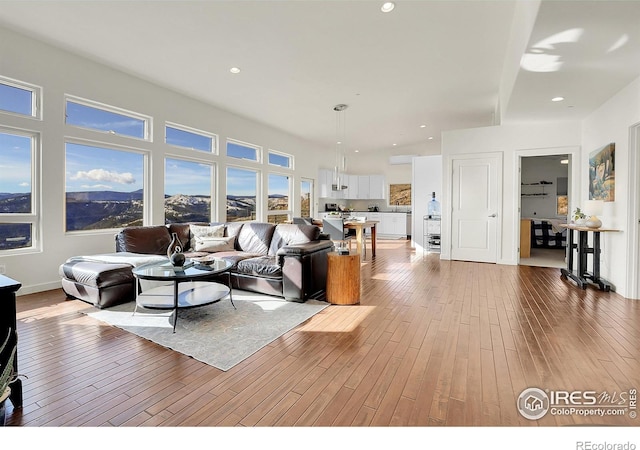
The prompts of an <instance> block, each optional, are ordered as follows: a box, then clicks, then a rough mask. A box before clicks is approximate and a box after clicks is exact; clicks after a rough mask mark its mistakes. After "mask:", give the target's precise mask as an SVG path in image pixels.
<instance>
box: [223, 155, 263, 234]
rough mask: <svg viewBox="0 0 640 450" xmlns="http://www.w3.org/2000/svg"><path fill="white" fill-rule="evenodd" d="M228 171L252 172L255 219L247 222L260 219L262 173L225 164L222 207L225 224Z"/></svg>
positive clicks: (249, 168) (226, 218)
mask: <svg viewBox="0 0 640 450" xmlns="http://www.w3.org/2000/svg"><path fill="white" fill-rule="evenodd" d="M229 169H235V170H244V171H247V172H253V173H254V174H255V180H256V200H255V202H256V209H255V217H254V218H252V219H248V220H259V217H261V212H262V202H261V200H260V199H261V198H262V183H261V181H262V180H261V179H262V171H261V170H259V169H255V168H252V167H246V166H237V165H233V164H225V167H224V174H225V175H224V178H225V186H224V202H225V203H224V206H225V213H224V221H225V222H229V215H228V213H227V201H228V198H229Z"/></svg>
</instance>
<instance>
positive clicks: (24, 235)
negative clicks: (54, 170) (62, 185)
mask: <svg viewBox="0 0 640 450" xmlns="http://www.w3.org/2000/svg"><path fill="white" fill-rule="evenodd" d="M36 152H37V135H36V134H34V133H25V132H21V131H20V132H18V131H14V130H9V129H0V250H15V249H24V248H32V247H34V246H35V236H34V231H35V230H36V229H37V225H38V214H37V208H36V202H35V193H36V192H38V190H37V189H36V188H35V180H34V171H35V168H36V167H37V164H36V163H35V161H34V160H35V158H36V154H37V153H36ZM35 179H37V178H35Z"/></svg>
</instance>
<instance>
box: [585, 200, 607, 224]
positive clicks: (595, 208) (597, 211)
mask: <svg viewBox="0 0 640 450" xmlns="http://www.w3.org/2000/svg"><path fill="white" fill-rule="evenodd" d="M603 207H604V202H603V201H602V200H586V201H585V202H584V207H583V208H582V209H583V211H584V213H585V214H586V215H587V216H589V217H588V218H587V221H586V222H585V223H584V225H585V226H586V227H589V228H600V227H601V226H602V221H601V220H600V219H598V216H600V215H602V209H603Z"/></svg>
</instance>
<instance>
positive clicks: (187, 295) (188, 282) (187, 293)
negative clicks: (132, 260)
mask: <svg viewBox="0 0 640 450" xmlns="http://www.w3.org/2000/svg"><path fill="white" fill-rule="evenodd" d="M232 266H233V264H232V263H231V262H229V261H226V260H224V259H216V260H215V261H208V262H207V264H201V263H197V264H194V263H192V262H187V263H186V264H185V265H184V266H182V267H175V266H173V265H172V264H171V263H170V262H169V261H168V260H167V261H163V262H159V263H158V262H156V263H150V264H145V265H142V266H139V267H134V269H133V270H132V272H133V275H134V276H135V277H136V280H137V286H136V308H135V309H134V311H133V313H134V314H135V313H136V310H137V309H138V306H140V307H142V308H148V309H173V317H174V319H173V332H174V333H175V332H176V324H177V323H178V309H181V308H194V307H197V306H205V305H210V304H212V303H216V302H219V301H220V300H222V299H223V298H225V297H227V296H229V300H230V301H231V305H232V306H233V307H234V308H235V307H236V305H234V304H233V293H232V287H231V272H230V271H229V270H230V269H231V267H232ZM225 274H226V279H227V285H224V284H222V283H219V282H217V280H220V278H221V276H224V275H225ZM140 280H152V281H171V282H172V284H171V285H166V286H157V287H152V288H150V289H147V290H146V291H144V292H142V290H141V289H140Z"/></svg>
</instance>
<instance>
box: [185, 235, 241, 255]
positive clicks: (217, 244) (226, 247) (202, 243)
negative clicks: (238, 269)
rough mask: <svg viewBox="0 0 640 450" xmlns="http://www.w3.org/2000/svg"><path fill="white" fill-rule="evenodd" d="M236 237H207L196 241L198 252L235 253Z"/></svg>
mask: <svg viewBox="0 0 640 450" xmlns="http://www.w3.org/2000/svg"><path fill="white" fill-rule="evenodd" d="M235 240H236V237H235V236H227V237H207V238H200V239H196V248H195V250H196V251H197V252H210V253H214V252H230V251H233V250H234V248H233V245H234V243H235Z"/></svg>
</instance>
